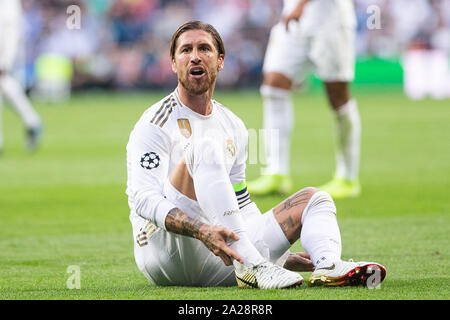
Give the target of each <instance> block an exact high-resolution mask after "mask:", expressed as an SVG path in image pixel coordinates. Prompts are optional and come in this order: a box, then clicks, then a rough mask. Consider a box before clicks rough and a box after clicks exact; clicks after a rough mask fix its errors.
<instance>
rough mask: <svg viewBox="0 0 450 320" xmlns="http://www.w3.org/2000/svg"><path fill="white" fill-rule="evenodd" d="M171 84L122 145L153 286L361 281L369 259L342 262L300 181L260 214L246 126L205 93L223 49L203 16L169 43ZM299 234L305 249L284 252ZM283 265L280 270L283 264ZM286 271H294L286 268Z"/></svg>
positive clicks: (320, 205) (310, 191)
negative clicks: (253, 195)
mask: <svg viewBox="0 0 450 320" xmlns="http://www.w3.org/2000/svg"><path fill="white" fill-rule="evenodd" d="M170 54H171V60H172V69H173V72H175V73H176V74H177V77H178V86H177V88H176V89H175V90H174V91H173V92H172V93H171V94H169V95H168V96H166V97H165V98H163V99H162V100H160V101H159V102H158V103H156V104H154V105H153V106H151V107H150V108H149V109H147V110H146V111H145V112H144V114H143V115H142V117H141V118H140V120H139V121H138V122H137V123H136V125H135V127H134V129H133V131H132V132H131V134H130V139H129V141H128V144H127V172H128V181H127V191H126V193H127V195H128V203H129V206H130V210H131V213H130V221H131V223H132V226H133V237H134V240H135V241H134V254H135V259H136V263H137V265H138V268H139V270H140V271H141V272H142V273H143V274H144V275H145V276H146V277H147V278H148V279H149V280H150V281H151V282H152V283H153V284H156V285H183V286H231V285H236V284H238V285H239V286H240V287H251V288H260V289H279V288H289V287H293V286H298V285H300V284H301V283H302V282H303V278H302V276H301V275H300V274H298V273H296V272H293V271H312V270H313V269H314V268H313V266H315V270H314V271H313V273H312V275H311V277H310V279H309V284H310V285H314V286H315V285H330V286H336V285H361V284H363V285H364V284H365V281H366V280H368V276H369V274H371V270H373V271H374V270H378V271H379V272H380V277H379V281H382V280H383V279H384V276H385V272H386V270H385V269H384V267H383V266H381V265H379V264H377V263H370V262H353V261H343V260H341V238H340V231H339V227H338V224H337V219H336V207H335V205H334V202H333V199H332V198H331V197H330V195H329V194H328V193H326V192H323V191H320V190H318V189H315V188H304V189H302V190H300V191H298V192H296V193H295V194H294V195H292V196H291V197H289V198H288V199H286V200H285V201H283V202H282V203H280V204H279V205H277V206H276V207H274V208H273V209H272V210H270V211H268V212H266V213H265V214H261V212H260V211H259V209H258V207H257V206H256V204H255V203H254V202H253V201H252V200H251V199H250V195H249V193H248V191H247V188H246V183H245V171H246V159H247V145H248V132H247V129H246V127H245V125H244V123H243V122H242V121H241V120H240V119H239V118H238V117H236V115H234V114H233V113H232V112H231V111H230V110H229V109H227V108H225V107H224V106H222V105H221V104H220V103H218V102H217V101H215V100H213V99H212V96H213V92H214V88H215V85H216V78H217V74H218V72H219V71H221V70H222V68H223V66H224V59H225V48H224V45H223V41H222V39H221V37H220V35H219V34H218V32H217V31H216V30H215V29H214V27H212V26H211V25H209V24H204V23H201V22H199V21H190V22H187V23H185V24H183V25H182V26H180V27H179V28H178V30H177V31H176V32H175V33H174V35H173V37H172V41H171V49H170ZM298 239H301V243H302V246H303V248H304V249H305V251H306V253H298V254H291V255H289V248H290V247H291V245H292V244H294V243H295V242H296V241H297V240H298ZM282 266H284V268H283V267H282ZM292 270H293V271H292Z"/></svg>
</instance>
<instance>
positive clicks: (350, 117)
mask: <svg viewBox="0 0 450 320" xmlns="http://www.w3.org/2000/svg"><path fill="white" fill-rule="evenodd" d="M334 116H335V117H334V118H335V124H336V125H335V130H336V176H338V177H339V178H344V179H346V180H355V179H357V178H358V173H359V160H360V149H361V120H360V117H359V112H358V106H357V104H356V101H355V100H354V99H351V100H349V101H348V102H347V103H346V104H344V105H343V106H342V107H340V108H338V110H336V111H334Z"/></svg>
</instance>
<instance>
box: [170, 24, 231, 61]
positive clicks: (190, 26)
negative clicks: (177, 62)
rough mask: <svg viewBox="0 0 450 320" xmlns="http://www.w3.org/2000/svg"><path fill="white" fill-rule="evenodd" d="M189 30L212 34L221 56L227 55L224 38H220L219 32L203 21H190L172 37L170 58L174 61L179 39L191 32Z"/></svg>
mask: <svg viewBox="0 0 450 320" xmlns="http://www.w3.org/2000/svg"><path fill="white" fill-rule="evenodd" d="M189 30H203V31H206V32H208V33H209V34H211V36H212V37H213V39H214V42H215V45H216V49H217V51H218V52H219V55H220V54H223V55H225V46H224V44H223V41H222V38H221V37H220V34H219V32H217V30H216V29H215V28H214V27H213V26H212V25H210V24H208V23H204V22H201V21H196V20H193V21H188V22H186V23H183V24H182V25H181V26H180V27H179V28H178V29H177V31H175V33H174V34H173V36H172V40H171V41H170V57H171V58H172V59H173V58H174V57H175V50H176V47H177V41H178V38H179V37H180V36H181V34H182V33H184V32H186V31H189Z"/></svg>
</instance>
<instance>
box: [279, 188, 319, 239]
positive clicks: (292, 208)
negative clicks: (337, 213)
mask: <svg viewBox="0 0 450 320" xmlns="http://www.w3.org/2000/svg"><path fill="white" fill-rule="evenodd" d="M317 191H319V190H318V189H316V188H312V187H309V188H304V189H301V190H300V191H298V192H297V193H295V194H293V195H292V196H290V197H289V198H287V199H286V200H284V201H283V202H282V203H280V204H279V205H278V206H276V207H275V208H274V209H273V215H274V217H275V219H276V220H277V222H278V224H279V225H280V227H281V229H282V230H283V232H284V234H285V236H286V238H287V239H288V241H289V242H290V243H291V244H293V243H294V242H295V241H297V240H298V239H299V238H300V232H301V229H302V214H303V210H304V209H305V207H306V205H307V204H308V201H309V200H310V199H311V197H312V196H313V194H314V193H316V192H317Z"/></svg>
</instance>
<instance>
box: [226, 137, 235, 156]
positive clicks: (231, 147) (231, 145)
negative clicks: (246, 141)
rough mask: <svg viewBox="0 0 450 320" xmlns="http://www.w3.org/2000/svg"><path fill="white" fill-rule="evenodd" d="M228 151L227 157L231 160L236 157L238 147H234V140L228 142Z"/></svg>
mask: <svg viewBox="0 0 450 320" xmlns="http://www.w3.org/2000/svg"><path fill="white" fill-rule="evenodd" d="M226 150H227V155H228V156H229V157H230V158H233V157H234V156H235V155H236V147H235V146H234V143H233V140H231V139H228V140H227V147H226Z"/></svg>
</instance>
